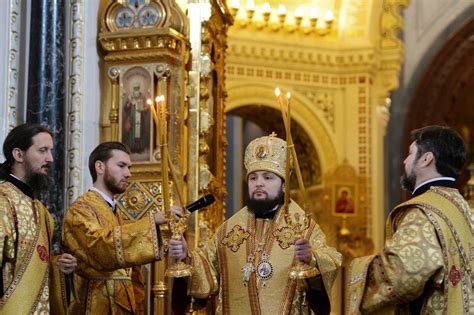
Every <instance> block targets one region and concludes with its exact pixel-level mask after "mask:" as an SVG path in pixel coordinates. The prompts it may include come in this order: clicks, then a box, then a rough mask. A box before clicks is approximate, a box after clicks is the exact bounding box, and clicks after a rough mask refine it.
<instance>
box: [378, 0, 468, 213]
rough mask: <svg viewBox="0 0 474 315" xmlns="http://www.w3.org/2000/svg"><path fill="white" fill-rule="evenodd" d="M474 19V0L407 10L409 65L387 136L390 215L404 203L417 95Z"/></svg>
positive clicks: (419, 4)
mask: <svg viewBox="0 0 474 315" xmlns="http://www.w3.org/2000/svg"><path fill="white" fill-rule="evenodd" d="M472 16H474V3H473V2H472V1H470V0H446V1H421V0H413V1H411V2H410V4H409V6H408V7H407V9H406V10H404V21H405V30H404V32H403V34H402V38H403V42H404V46H405V53H404V60H405V62H404V64H403V67H402V69H401V74H400V88H399V89H398V90H397V91H395V92H394V93H393V94H392V95H391V106H390V120H389V123H388V126H387V135H386V137H385V147H386V150H385V163H386V167H385V194H386V196H387V197H386V199H385V211H386V215H387V214H388V212H389V211H390V210H391V209H392V208H393V207H394V206H395V205H396V204H398V203H400V202H401V201H402V193H401V189H400V184H399V178H400V176H401V175H402V173H403V160H404V159H405V154H406V152H407V148H404V147H403V146H404V139H403V136H404V134H403V133H404V127H405V123H406V115H407V112H408V106H409V104H410V102H411V99H412V97H413V93H414V91H415V89H416V88H417V85H418V83H419V81H420V80H421V78H422V76H423V74H424V72H425V71H426V70H427V67H428V65H429V64H430V63H431V61H432V60H433V58H434V56H435V55H436V54H437V53H438V51H439V49H440V48H441V47H442V45H443V44H444V43H445V42H446V41H447V40H448V39H449V38H450V37H451V36H452V35H453V34H454V33H455V32H456V30H457V29H459V28H460V27H461V25H463V24H464V23H465V22H466V21H467V20H468V19H469V18H472ZM420 127H421V126H420Z"/></svg>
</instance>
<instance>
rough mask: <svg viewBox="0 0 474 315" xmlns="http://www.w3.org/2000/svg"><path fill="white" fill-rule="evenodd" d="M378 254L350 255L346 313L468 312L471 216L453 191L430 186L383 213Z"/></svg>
mask: <svg viewBox="0 0 474 315" xmlns="http://www.w3.org/2000/svg"><path fill="white" fill-rule="evenodd" d="M386 235H387V240H386V243H385V248H384V250H383V252H382V253H380V254H378V255H374V256H368V257H362V258H357V259H355V260H354V261H353V262H352V264H351V267H350V272H349V278H348V281H349V283H348V291H349V294H348V300H347V305H348V314H359V313H361V312H362V313H371V312H379V313H380V314H391V313H397V314H410V308H412V309H413V306H414V303H420V304H421V305H422V307H421V314H430V315H434V314H474V296H473V289H472V284H473V278H472V277H473V273H472V269H473V268H474V237H473V236H474V219H473V214H472V212H471V209H470V208H469V205H468V204H467V202H466V201H465V200H464V199H463V197H462V196H461V195H460V194H459V192H458V191H457V190H456V189H453V188H446V187H436V186H434V187H431V188H430V190H428V191H427V192H425V193H423V194H421V195H419V196H417V197H415V198H413V199H411V200H409V201H407V202H405V203H403V204H401V205H399V206H397V207H396V208H395V209H394V210H393V211H392V212H391V213H390V216H389V219H388V221H387V229H386Z"/></svg>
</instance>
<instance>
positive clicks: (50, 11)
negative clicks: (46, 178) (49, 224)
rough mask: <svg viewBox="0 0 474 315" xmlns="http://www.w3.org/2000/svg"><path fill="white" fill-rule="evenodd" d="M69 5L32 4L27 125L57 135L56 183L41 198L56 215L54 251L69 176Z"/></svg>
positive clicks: (49, 0)
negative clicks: (67, 53)
mask: <svg viewBox="0 0 474 315" xmlns="http://www.w3.org/2000/svg"><path fill="white" fill-rule="evenodd" d="M64 18H65V4H64V1H63V0H34V1H31V25H30V55H29V66H28V68H29V69H28V102H27V104H28V105H27V114H26V121H27V122H32V123H40V124H43V125H46V126H48V127H49V129H50V130H51V131H52V132H53V141H54V153H53V157H54V163H53V165H52V167H51V168H50V175H51V176H52V178H53V179H54V181H53V183H52V186H51V188H50V190H49V192H48V193H46V194H44V195H42V196H41V197H40V198H41V199H42V201H43V202H44V203H45V204H46V206H47V207H48V209H49V211H50V213H51V214H52V215H53V217H54V219H55V221H56V224H55V243H54V244H55V245H54V250H55V251H58V250H59V241H58V240H59V238H58V237H59V236H60V227H61V223H62V219H63V216H64V212H65V210H66V209H64V191H65V186H64V172H65V139H66V135H65V132H66V126H65V109H66V98H65V96H66V94H65V90H66V86H65V84H66V81H65V65H66V60H65V51H66V50H65V40H64V36H65V32H66V30H65V21H64Z"/></svg>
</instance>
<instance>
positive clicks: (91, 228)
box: [63, 200, 161, 276]
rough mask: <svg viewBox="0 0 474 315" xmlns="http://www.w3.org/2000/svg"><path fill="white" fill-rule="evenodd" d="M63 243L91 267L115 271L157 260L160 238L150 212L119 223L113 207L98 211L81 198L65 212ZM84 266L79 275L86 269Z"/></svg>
mask: <svg viewBox="0 0 474 315" xmlns="http://www.w3.org/2000/svg"><path fill="white" fill-rule="evenodd" d="M63 244H64V247H65V250H66V252H69V253H71V254H72V255H74V256H76V257H77V259H78V260H79V261H81V262H83V263H85V264H86V265H88V266H89V267H91V268H92V269H94V270H97V271H113V270H115V269H119V268H124V267H130V266H134V265H141V264H146V263H150V262H152V261H155V260H158V259H159V258H160V246H159V245H160V244H161V241H160V233H159V231H158V228H157V227H156V225H155V222H154V218H153V214H152V213H151V212H150V213H148V214H146V215H145V216H143V218H141V219H140V220H138V221H136V222H133V223H127V224H123V225H119V224H118V221H117V218H115V216H114V215H113V213H112V211H111V210H110V208H109V209H108V211H107V212H104V211H101V212H98V211H95V208H94V206H93V205H92V204H91V203H90V202H87V201H84V200H78V201H76V202H75V203H74V204H73V205H72V206H71V207H70V208H69V210H68V213H67V215H66V218H65V223H64V228H63ZM81 265H82V264H79V266H78V273H79V274H81V273H82V272H83V271H84V270H81V269H82V268H81ZM88 269H89V270H91V269H90V268H88ZM85 276H88V275H87V274H86V275H85Z"/></svg>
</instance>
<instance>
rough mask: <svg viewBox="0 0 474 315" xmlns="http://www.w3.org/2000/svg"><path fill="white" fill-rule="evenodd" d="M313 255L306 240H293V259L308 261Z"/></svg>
mask: <svg viewBox="0 0 474 315" xmlns="http://www.w3.org/2000/svg"><path fill="white" fill-rule="evenodd" d="M312 257H313V252H312V251H311V244H310V243H309V241H308V240H305V239H299V240H297V241H296V242H295V259H297V260H300V261H304V262H305V263H309V262H310V261H311V258H312Z"/></svg>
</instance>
